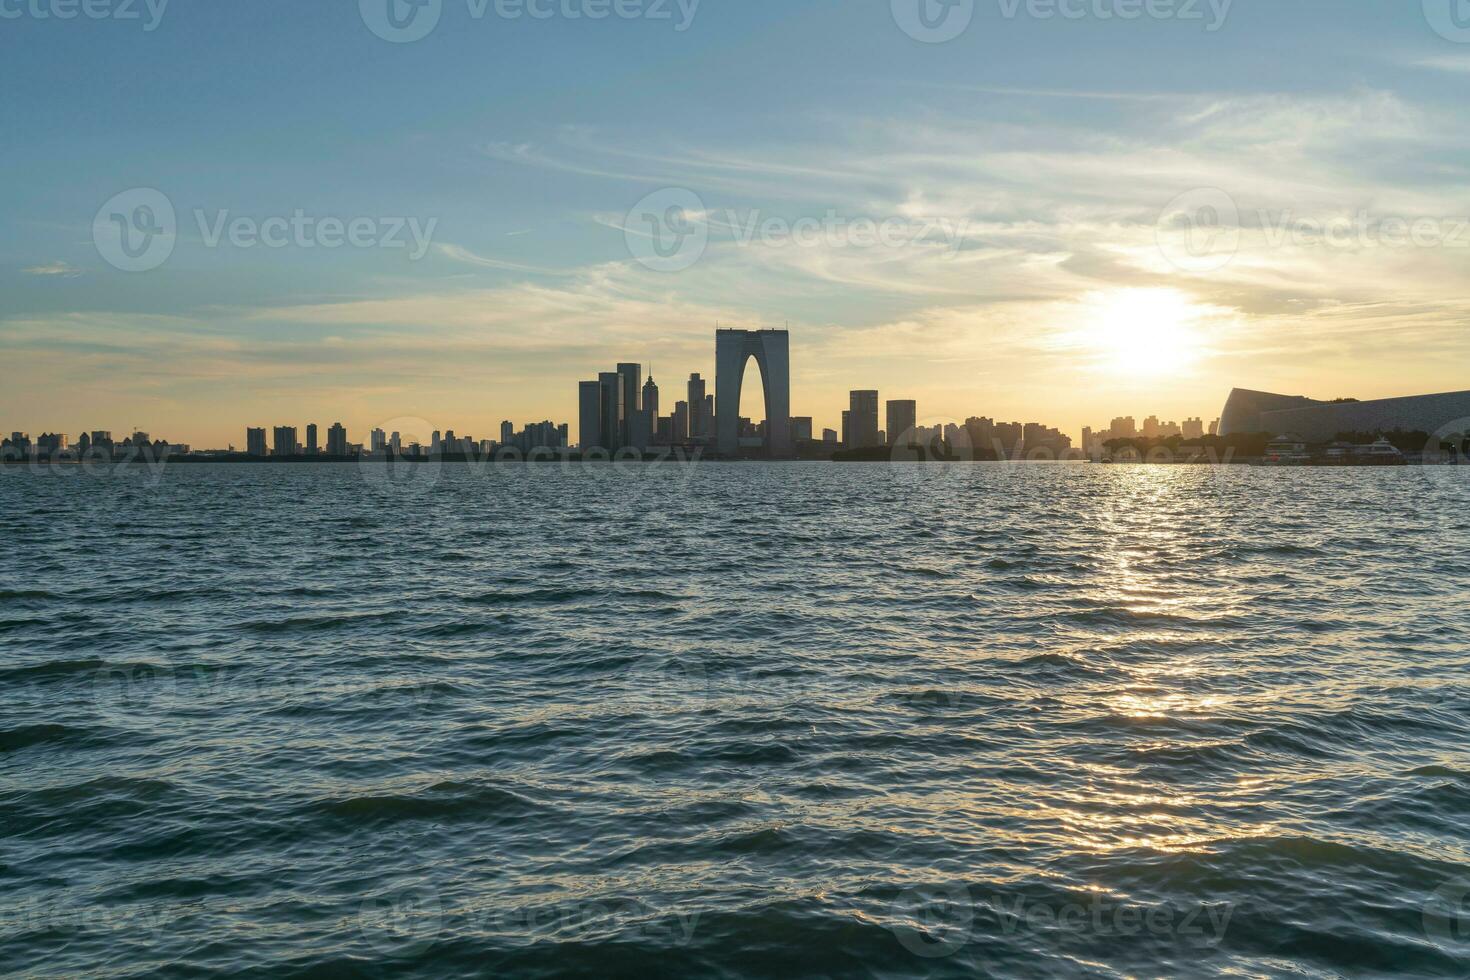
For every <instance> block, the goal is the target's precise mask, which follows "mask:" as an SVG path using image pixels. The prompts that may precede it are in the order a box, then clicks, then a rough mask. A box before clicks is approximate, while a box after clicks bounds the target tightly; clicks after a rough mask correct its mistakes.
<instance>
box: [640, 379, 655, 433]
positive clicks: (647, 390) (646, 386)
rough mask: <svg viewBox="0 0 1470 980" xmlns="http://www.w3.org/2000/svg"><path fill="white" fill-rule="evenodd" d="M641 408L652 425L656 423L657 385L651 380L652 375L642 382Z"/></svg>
mask: <svg viewBox="0 0 1470 980" xmlns="http://www.w3.org/2000/svg"><path fill="white" fill-rule="evenodd" d="M643 410H644V411H646V412H647V413H648V418H649V420H650V421H651V423H652V424H653V425H655V426H656V425H658V385H656V384H654V382H653V375H651V374H650V375H649V376H648V380H647V381H645V382H643Z"/></svg>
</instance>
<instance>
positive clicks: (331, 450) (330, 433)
mask: <svg viewBox="0 0 1470 980" xmlns="http://www.w3.org/2000/svg"><path fill="white" fill-rule="evenodd" d="M327 455H329V456H346V455H347V430H346V429H345V428H344V427H343V426H342V423H341V422H333V423H332V427H331V428H330V429H328V430H327Z"/></svg>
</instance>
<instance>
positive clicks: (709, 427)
mask: <svg viewBox="0 0 1470 980" xmlns="http://www.w3.org/2000/svg"><path fill="white" fill-rule="evenodd" d="M700 418H701V419H702V420H703V422H704V429H703V431H701V432H700V433H699V435H700V437H701V438H704V439H713V438H714V437H715V426H716V422H715V396H714V395H705V396H704V415H702V416H700Z"/></svg>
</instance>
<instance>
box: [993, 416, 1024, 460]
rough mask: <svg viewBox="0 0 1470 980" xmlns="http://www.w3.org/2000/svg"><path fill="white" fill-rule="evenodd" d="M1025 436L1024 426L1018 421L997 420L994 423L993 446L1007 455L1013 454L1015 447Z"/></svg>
mask: <svg viewBox="0 0 1470 980" xmlns="http://www.w3.org/2000/svg"><path fill="white" fill-rule="evenodd" d="M1024 436H1025V428H1024V427H1023V426H1022V425H1021V423H1020V422H997V423H995V438H994V442H995V446H996V447H997V448H999V449H1000V451H1001V452H1002V453H1003V454H1005V455H1007V456H1013V455H1014V454H1015V452H1016V449H1017V447H1019V446H1021V445H1022V444H1023V443H1022V439H1023V438H1024Z"/></svg>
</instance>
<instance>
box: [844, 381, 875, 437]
mask: <svg viewBox="0 0 1470 980" xmlns="http://www.w3.org/2000/svg"><path fill="white" fill-rule="evenodd" d="M848 399H849V405H848V411H850V412H851V413H852V416H851V418H850V420H849V423H848V424H849V426H850V427H851V432H850V433H849V435H850V436H851V439H850V440H849V442H848V448H849V449H867V448H869V447H871V446H876V445H878V393H877V392H876V391H867V390H858V391H853V392H851V393H850V394H849V395H848Z"/></svg>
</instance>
